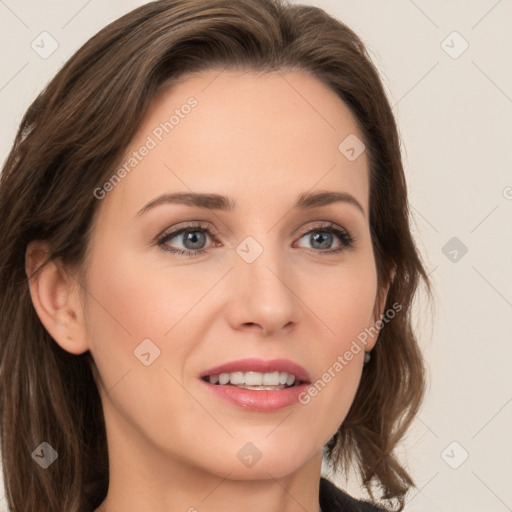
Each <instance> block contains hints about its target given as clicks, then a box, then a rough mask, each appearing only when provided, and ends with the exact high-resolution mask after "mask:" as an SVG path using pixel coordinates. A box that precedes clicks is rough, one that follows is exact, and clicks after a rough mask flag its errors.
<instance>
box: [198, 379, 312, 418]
mask: <svg viewBox="0 0 512 512" xmlns="http://www.w3.org/2000/svg"><path fill="white" fill-rule="evenodd" d="M200 381H201V382H202V383H203V384H204V385H205V386H207V387H208V389H210V390H211V391H212V393H215V394H216V395H217V396H219V397H220V398H223V399H224V400H226V401H227V402H230V403H232V404H234V405H236V406H238V407H240V408H242V409H246V410H251V411H261V412H272V411H278V410H280V409H283V408H284V407H288V406H290V405H293V404H295V403H297V402H298V399H299V395H300V394H301V393H302V392H304V391H306V389H307V387H308V384H305V383H304V384H299V385H298V386H293V387H291V388H285V389H277V390H275V391H269V390H264V389H259V390H258V389H242V388H237V387H236V386H230V385H226V386H219V385H217V384H210V383H209V382H205V381H204V380H202V379H200Z"/></svg>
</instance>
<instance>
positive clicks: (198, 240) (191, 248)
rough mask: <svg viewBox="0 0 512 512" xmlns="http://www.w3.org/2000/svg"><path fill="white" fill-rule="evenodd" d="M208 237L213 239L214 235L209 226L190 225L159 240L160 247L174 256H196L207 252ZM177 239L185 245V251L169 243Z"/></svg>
mask: <svg viewBox="0 0 512 512" xmlns="http://www.w3.org/2000/svg"><path fill="white" fill-rule="evenodd" d="M207 235H208V236H209V237H211V238H213V233H212V231H211V230H210V229H209V228H208V227H207V226H205V225H203V224H194V225H192V224H189V225H187V226H184V227H182V228H180V229H178V230H176V231H172V232H170V233H164V234H163V235H162V236H161V237H160V238H159V239H158V246H159V247H161V248H162V249H163V250H164V251H168V252H171V253H174V254H181V255H186V256H194V255H196V254H200V253H203V252H206V249H204V245H205V243H206V239H207ZM175 238H176V239H177V240H178V241H181V243H182V244H184V246H185V248H184V249H176V248H174V247H171V246H170V244H169V242H171V241H172V240H174V239H175Z"/></svg>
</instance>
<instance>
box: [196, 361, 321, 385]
mask: <svg viewBox="0 0 512 512" xmlns="http://www.w3.org/2000/svg"><path fill="white" fill-rule="evenodd" d="M233 372H259V373H272V372H286V373H288V374H293V375H295V378H296V379H298V380H300V381H301V382H303V383H309V382H311V378H310V376H309V374H308V372H307V371H306V369H305V368H303V367H302V366H300V365H299V364H297V363H294V362H293V361H290V360H289V359H269V360H266V359H257V358H247V359H238V360H237V361H230V362H229V363H225V364H222V365H220V366H215V367H214V368H210V369H209V370H206V371H204V372H202V373H201V374H200V375H199V378H203V377H207V376H208V375H220V374H221V373H233Z"/></svg>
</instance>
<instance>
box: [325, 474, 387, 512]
mask: <svg viewBox="0 0 512 512" xmlns="http://www.w3.org/2000/svg"><path fill="white" fill-rule="evenodd" d="M320 507H321V508H322V512H385V511H384V509H382V508H380V507H378V506H377V505H374V504H372V503H369V502H368V501H359V500H356V499H354V498H352V497H351V496H349V495H348V494H346V493H344V492H343V491H342V490H341V489H338V488H337V487H336V486H335V485H334V484H333V483H332V482H330V481H329V480H327V479H326V478H323V477H321V478H320Z"/></svg>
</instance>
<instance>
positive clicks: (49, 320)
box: [25, 241, 89, 354]
mask: <svg viewBox="0 0 512 512" xmlns="http://www.w3.org/2000/svg"><path fill="white" fill-rule="evenodd" d="M48 254H49V249H48V245H47V244H46V243H44V242H39V241H33V242H31V243H30V244H29V245H28V247H27V250H26V253H25V271H26V273H27V277H28V279H29V287H30V296H31V298H32V303H33V305H34V309H35V310H36V313H37V316H38V317H39V319H40V320H41V323H42V324H43V326H44V327H45V329H46V330H47V331H48V333H49V334H50V336H51V337H52V338H53V339H54V340H55V341H56V342H57V344H58V345H60V347H61V348H63V349H64V350H66V351H67V352H70V353H72V354H82V353H83V352H86V351H87V350H88V349H89V347H88V343H87V338H86V336H85V326H84V323H83V311H82V306H81V303H80V300H79V293H78V292H79V285H78V284H77V282H76V281H75V280H74V279H73V278H72V277H71V276H70V275H69V274H68V273H67V272H66V271H65V269H64V268H63V266H62V265H61V264H59V263H58V262H56V261H54V260H50V261H46V259H47V257H48Z"/></svg>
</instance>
